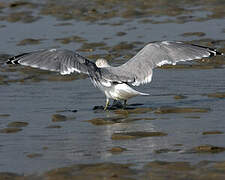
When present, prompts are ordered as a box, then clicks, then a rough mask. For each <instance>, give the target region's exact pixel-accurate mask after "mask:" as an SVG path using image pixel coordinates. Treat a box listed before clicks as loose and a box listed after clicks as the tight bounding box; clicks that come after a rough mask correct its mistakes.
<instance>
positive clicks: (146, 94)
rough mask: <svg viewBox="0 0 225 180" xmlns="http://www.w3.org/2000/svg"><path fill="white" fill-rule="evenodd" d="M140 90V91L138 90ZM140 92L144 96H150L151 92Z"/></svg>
mask: <svg viewBox="0 0 225 180" xmlns="http://www.w3.org/2000/svg"><path fill="white" fill-rule="evenodd" d="M138 92H139V91H138ZM139 94H140V95H142V96H149V95H150V94H148V93H142V92H139Z"/></svg>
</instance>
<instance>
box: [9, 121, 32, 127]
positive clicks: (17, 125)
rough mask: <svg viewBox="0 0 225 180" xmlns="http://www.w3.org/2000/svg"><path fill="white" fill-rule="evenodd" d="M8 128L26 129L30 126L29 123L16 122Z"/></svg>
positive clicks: (11, 123)
mask: <svg viewBox="0 0 225 180" xmlns="http://www.w3.org/2000/svg"><path fill="white" fill-rule="evenodd" d="M7 126H8V127H26V126H28V123H27V122H19V121H15V122H10V123H9V124H8V125H7Z"/></svg>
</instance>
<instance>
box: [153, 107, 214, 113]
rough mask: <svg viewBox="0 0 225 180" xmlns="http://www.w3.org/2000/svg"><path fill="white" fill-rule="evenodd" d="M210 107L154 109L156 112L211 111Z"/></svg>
mask: <svg viewBox="0 0 225 180" xmlns="http://www.w3.org/2000/svg"><path fill="white" fill-rule="evenodd" d="M209 110H210V109H208V108H194V107H193V108H188V107H187V108H178V107H165V108H164V107H161V108H159V109H157V110H155V111H154V113H156V114H168V113H206V112H209Z"/></svg>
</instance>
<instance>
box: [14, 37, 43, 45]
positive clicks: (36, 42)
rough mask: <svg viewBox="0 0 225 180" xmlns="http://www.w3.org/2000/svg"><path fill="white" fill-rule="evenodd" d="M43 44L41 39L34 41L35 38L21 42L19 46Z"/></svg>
mask: <svg viewBox="0 0 225 180" xmlns="http://www.w3.org/2000/svg"><path fill="white" fill-rule="evenodd" d="M40 43H41V39H33V38H28V39H24V40H22V41H20V42H19V43H18V44H17V45H18V46H26V45H37V44H40Z"/></svg>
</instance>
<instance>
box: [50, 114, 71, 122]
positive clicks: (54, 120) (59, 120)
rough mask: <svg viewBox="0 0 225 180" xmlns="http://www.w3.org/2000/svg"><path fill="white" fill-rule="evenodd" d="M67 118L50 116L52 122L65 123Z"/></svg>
mask: <svg viewBox="0 0 225 180" xmlns="http://www.w3.org/2000/svg"><path fill="white" fill-rule="evenodd" d="M67 119H68V118H67V117H66V116H64V115H61V114H53V115H52V122H63V121H66V120H67Z"/></svg>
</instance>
